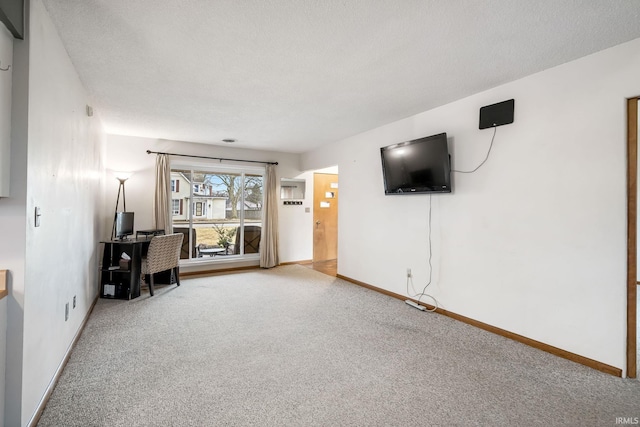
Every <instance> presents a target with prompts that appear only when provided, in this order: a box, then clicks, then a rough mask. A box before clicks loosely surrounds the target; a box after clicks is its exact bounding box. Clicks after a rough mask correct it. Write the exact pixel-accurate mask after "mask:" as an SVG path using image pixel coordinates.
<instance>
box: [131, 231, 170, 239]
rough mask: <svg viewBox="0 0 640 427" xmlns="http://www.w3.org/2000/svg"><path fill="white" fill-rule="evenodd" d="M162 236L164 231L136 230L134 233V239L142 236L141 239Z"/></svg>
mask: <svg viewBox="0 0 640 427" xmlns="http://www.w3.org/2000/svg"><path fill="white" fill-rule="evenodd" d="M163 234H164V230H157V229H153V230H138V231H136V239H138V236H140V235H142V236H143V237H149V238H150V237H153V236H162V235H163Z"/></svg>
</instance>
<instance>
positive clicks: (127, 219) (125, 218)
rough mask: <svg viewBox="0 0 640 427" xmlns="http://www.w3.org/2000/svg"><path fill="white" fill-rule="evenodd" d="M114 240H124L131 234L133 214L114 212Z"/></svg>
mask: <svg viewBox="0 0 640 427" xmlns="http://www.w3.org/2000/svg"><path fill="white" fill-rule="evenodd" d="M114 227H115V238H116V239H118V240H123V239H126V237H127V236H130V235H132V234H133V212H116V217H115V220H114Z"/></svg>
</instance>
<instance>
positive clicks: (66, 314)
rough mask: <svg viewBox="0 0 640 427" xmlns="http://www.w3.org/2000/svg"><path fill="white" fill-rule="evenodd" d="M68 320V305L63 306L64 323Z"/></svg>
mask: <svg viewBox="0 0 640 427" xmlns="http://www.w3.org/2000/svg"><path fill="white" fill-rule="evenodd" d="M67 320H69V303H66V304H65V305H64V321H65V322H66V321H67Z"/></svg>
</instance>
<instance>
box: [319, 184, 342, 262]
mask: <svg viewBox="0 0 640 427" xmlns="http://www.w3.org/2000/svg"><path fill="white" fill-rule="evenodd" d="M337 259H338V174H334V173H314V174H313V264H314V268H316V266H317V267H319V268H322V267H323V266H324V267H326V268H329V269H333V270H336V271H337Z"/></svg>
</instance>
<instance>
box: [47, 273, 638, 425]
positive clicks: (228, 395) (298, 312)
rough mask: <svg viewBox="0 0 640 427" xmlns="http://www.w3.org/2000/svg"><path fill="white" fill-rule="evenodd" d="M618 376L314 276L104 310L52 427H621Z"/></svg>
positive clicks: (270, 278)
mask: <svg viewBox="0 0 640 427" xmlns="http://www.w3.org/2000/svg"><path fill="white" fill-rule="evenodd" d="M618 417H640V382H639V381H636V380H628V379H620V378H615V377H612V376H610V375H607V374H603V373H601V372H598V371H595V370H593V369H590V368H587V367H585V366H582V365H579V364H576V363H573V362H570V361H567V360H564V359H561V358H558V357H555V356H553V355H550V354H547V353H545V352H542V351H539V350H536V349H534V348H531V347H528V346H525V345H522V344H519V343H517V342H514V341H511V340H508V339H506V338H503V337H500V336H497V335H494V334H491V333H489V332H485V331H482V330H480V329H477V328H475V327H472V326H469V325H466V324H463V323H461V322H458V321H455V320H453V319H450V318H447V317H445V316H441V315H438V314H432V313H424V312H421V311H418V310H416V309H413V308H411V307H409V306H407V305H406V304H404V303H403V302H401V301H399V300H396V299H393V298H390V297H387V296H385V295H382V294H379V293H376V292H373V291H370V290H367V289H364V288H361V287H358V286H356V285H353V284H350V283H347V282H345V281H343V280H340V279H336V278H335V277H330V276H327V275H324V274H322V273H319V272H316V271H313V270H311V269H308V268H304V267H301V266H296V265H290V266H282V267H277V268H275V269H271V270H251V271H246V272H242V273H234V274H226V275H217V276H211V277H200V278H190V279H183V280H182V286H180V287H175V286H171V287H164V288H158V290H157V291H156V295H155V296H154V297H148V293H147V294H143V295H142V296H141V297H140V298H137V299H135V300H132V301H116V300H104V299H100V300H99V301H98V303H97V304H96V306H95V308H94V311H93V313H92V315H91V317H90V318H89V320H88V322H87V325H86V327H85V330H84V332H83V334H82V336H81V337H80V339H79V340H78V343H77V345H76V347H75V348H74V350H73V352H72V354H71V357H70V359H69V362H68V364H67V366H66V367H65V369H64V371H63V373H62V375H61V377H60V380H59V382H58V384H57V386H56V388H55V390H54V391H53V393H52V395H51V397H50V399H49V402H48V404H47V406H46V408H45V410H44V412H43V414H42V416H41V418H40V421H39V423H38V426H40V427H48V426H56V427H60V426H65V427H69V426H83V427H87V426H109V427H114V426H126V427H131V426H365V425H366V426H507V425H509V426H511V425H513V426H609V425H611V426H613V425H616V421H617V420H616V419H617V418H618Z"/></svg>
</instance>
